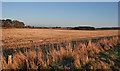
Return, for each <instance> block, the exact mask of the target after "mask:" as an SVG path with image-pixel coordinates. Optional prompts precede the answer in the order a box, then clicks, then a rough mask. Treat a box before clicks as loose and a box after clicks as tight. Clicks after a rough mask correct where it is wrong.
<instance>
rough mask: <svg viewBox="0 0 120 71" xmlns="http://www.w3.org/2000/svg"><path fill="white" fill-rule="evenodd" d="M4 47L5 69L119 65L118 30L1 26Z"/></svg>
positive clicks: (105, 67)
mask: <svg viewBox="0 0 120 71" xmlns="http://www.w3.org/2000/svg"><path fill="white" fill-rule="evenodd" d="M104 37H107V38H104ZM109 37H110V38H109ZM93 39H97V40H98V41H97V42H96V41H95V42H94V41H93ZM80 40H88V41H84V42H81V41H80ZM79 41H80V42H79ZM86 42H87V44H86ZM63 44H64V45H63ZM42 45H44V46H42ZM2 47H3V69H21V68H31V69H70V68H73V69H74V68H77V69H81V68H89V69H101V68H102V69H110V68H111V67H114V68H119V67H118V66H115V64H117V62H119V60H118V58H119V56H117V54H118V53H117V49H118V48H119V43H118V30H60V29H2ZM73 47H74V48H73ZM110 51H113V54H112V53H111V52H110ZM105 54H106V56H104V55H105ZM8 55H12V56H13V62H12V64H11V65H9V64H8V63H7V61H6V58H7V56H8ZM107 55H108V56H109V57H112V59H108V57H107ZM114 60H117V61H116V62H114ZM104 61H108V62H109V63H107V62H104ZM90 62H91V63H90ZM92 62H93V63H92ZM96 64H99V66H96Z"/></svg>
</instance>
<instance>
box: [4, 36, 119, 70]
mask: <svg viewBox="0 0 120 71" xmlns="http://www.w3.org/2000/svg"><path fill="white" fill-rule="evenodd" d="M117 43H118V37H115V38H111V39H110V40H108V39H103V40H99V42H96V43H92V42H91V40H89V43H88V45H86V44H85V43H80V44H77V46H75V48H74V49H73V48H72V46H71V44H69V45H68V46H66V48H64V47H60V50H56V49H55V48H53V49H52V50H46V51H44V52H43V51H42V50H41V49H40V48H38V50H37V51H35V50H29V51H25V52H24V53H22V52H16V53H14V54H13V62H12V64H11V65H9V64H7V62H6V58H5V57H4V56H3V57H2V68H3V69H81V68H83V67H84V66H85V65H86V64H87V63H89V62H90V61H95V59H94V58H97V57H96V56H97V54H98V53H99V52H103V51H105V50H108V49H113V48H114V46H115V45H117ZM91 68H92V67H91Z"/></svg>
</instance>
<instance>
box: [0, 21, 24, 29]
mask: <svg viewBox="0 0 120 71" xmlns="http://www.w3.org/2000/svg"><path fill="white" fill-rule="evenodd" d="M0 22H1V26H2V27H3V28H24V26H25V24H24V23H23V22H20V21H18V20H11V19H6V20H5V19H3V20H0Z"/></svg>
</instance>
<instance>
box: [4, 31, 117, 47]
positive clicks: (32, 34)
mask: <svg viewBox="0 0 120 71" xmlns="http://www.w3.org/2000/svg"><path fill="white" fill-rule="evenodd" d="M115 35H118V30H94V31H89V30H88V31H87V30H55V29H2V46H3V47H4V48H16V47H17V48H21V47H22V48H23V46H24V47H31V46H32V45H31V44H34V45H40V44H44V43H45V44H46V43H59V42H64V41H71V40H81V39H90V38H97V37H105V36H115Z"/></svg>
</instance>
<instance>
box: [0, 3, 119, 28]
mask: <svg viewBox="0 0 120 71" xmlns="http://www.w3.org/2000/svg"><path fill="white" fill-rule="evenodd" d="M2 18H3V19H7V18H8V19H12V20H19V21H22V22H24V23H25V24H26V25H31V26H47V27H55V26H60V27H74V26H93V27H115V26H118V3H117V2H3V3H2Z"/></svg>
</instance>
